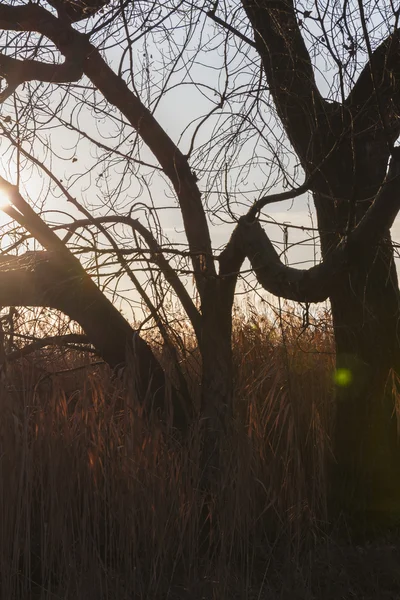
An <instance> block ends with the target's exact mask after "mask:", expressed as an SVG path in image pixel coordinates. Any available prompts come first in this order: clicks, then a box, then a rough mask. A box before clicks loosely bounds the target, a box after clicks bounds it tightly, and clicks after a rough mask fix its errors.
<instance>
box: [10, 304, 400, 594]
mask: <svg viewBox="0 0 400 600" xmlns="http://www.w3.org/2000/svg"><path fill="white" fill-rule="evenodd" d="M233 338H234V339H233V348H234V352H235V390H236V391H235V418H234V420H233V422H232V423H231V424H230V426H229V428H228V432H227V435H226V439H225V440H224V448H223V450H222V456H223V457H224V460H223V461H222V466H221V469H220V472H219V473H218V478H217V482H218V485H217V487H216V488H215V490H214V493H213V495H212V496H211V497H210V496H209V495H208V496H207V497H205V496H204V493H203V492H202V491H201V485H200V483H199V482H200V480H201V475H202V473H201V465H200V460H199V456H200V439H199V433H198V428H197V426H196V425H194V426H193V429H192V431H191V434H190V436H189V438H188V439H187V440H185V441H184V442H183V441H182V440H181V439H180V438H179V436H178V435H177V433H176V432H175V431H174V430H172V429H170V430H167V431H166V429H165V427H163V426H162V425H160V423H159V422H158V421H156V420H154V422H151V423H149V422H146V421H144V419H143V418H142V415H141V414H140V410H138V407H137V403H136V402H135V397H134V390H133V389H132V388H131V386H130V385H129V378H126V380H125V382H121V381H118V380H116V379H115V378H113V377H112V376H111V373H110V372H109V371H108V369H107V368H106V367H105V366H104V365H98V364H97V365H90V364H89V360H88V358H87V357H85V356H83V355H80V354H78V353H76V352H75V353H74V352H67V353H65V352H64V353H63V352H61V351H60V350H56V349H54V348H53V349H52V350H51V352H50V353H47V352H46V351H44V350H42V351H39V352H38V353H36V355H33V356H30V357H27V358H25V359H23V360H21V361H20V362H18V363H16V364H13V365H10V366H9V367H8V369H7V371H6V372H5V373H3V374H2V378H1V383H0V410H1V419H0V483H1V485H0V587H1V598H4V599H5V598H10V599H11V598H15V599H18V600H19V599H23V598H43V599H46V600H47V599H50V598H51V599H55V598H63V599H66V600H67V599H68V600H69V599H74V600H80V599H82V600H83V599H87V600H91V599H99V600H102V599H118V600H123V599H136V598H143V599H145V598H146V599H153V598H154V599H155V598H171V599H172V600H174V599H179V600H180V599H183V598H187V599H189V598H190V599H196V598H198V599H201V598H205V599H207V600H208V599H209V598H220V599H224V598H235V597H236V598H249V599H250V598H251V599H252V598H260V599H261V598H271V599H275V598H287V599H289V598H305V599H311V598H320V597H321V598H322V597H324V598H347V597H348V598H355V597H356V598H357V597H360V598H368V597H369V596H368V594H367V593H366V592H365V586H367V587H368V585H370V583H368V582H369V579H368V577H369V578H372V579H373V581H374V582H375V583H374V586H375V587H374V592H373V594H375V592H376V589H377V588H376V576H375V575H376V573H375V571H374V570H373V569H372V568H371V566H369V567H368V566H367V572H366V573H365V572H364V570H363V569H361V565H368V557H369V555H370V554H371V552H372V554H373V556H374V552H375V550H376V549H375V548H374V547H372V546H371V547H369V548H367V549H366V548H365V547H364V548H363V549H362V550H361V549H360V551H359V550H357V548H353V547H352V546H350V545H349V546H348V547H347V546H346V544H345V543H343V544H342V545H341V546H340V547H339V546H336V545H335V543H334V542H333V538H331V537H328V536H327V533H326V459H327V456H329V452H330V427H331V423H332V416H333V410H332V407H333V383H332V382H333V366H334V351H333V341H332V336H331V332H330V326H329V321H327V322H325V321H324V320H323V319H322V318H321V320H320V321H319V322H318V323H312V324H311V325H310V326H309V327H308V328H304V327H303V326H302V325H301V323H300V322H299V320H298V319H297V318H296V317H295V315H294V314H293V313H292V314H289V315H286V316H285V318H283V319H282V318H281V319H280V320H279V322H273V321H271V320H270V319H267V318H266V317H259V316H256V315H255V314H254V313H253V314H248V315H246V317H244V316H243V314H237V315H236V317H235V326H234V336H233ZM185 356H186V360H185V361H184V362H183V365H182V366H183V369H184V371H185V373H186V376H187V378H188V381H189V384H190V386H191V389H192V390H194V392H195V391H196V389H198V387H199V381H198V379H196V378H197V377H198V362H197V361H198V357H197V354H196V348H195V346H194V344H192V345H191V343H190V342H189V341H188V342H187V352H186V355H185ZM204 514H206V515H207V527H208V532H209V535H208V537H207V540H208V541H207V543H205V544H204V543H201V540H202V539H204V536H202V527H203V526H204ZM385 548H386V550H385ZM388 548H389V546H387V547H386V546H384V547H383V556H384V557H386V558H384V560H383V562H382V560H381V561H378V563H377V562H376V561H375V560H374V562H373V564H374V565H375V566H376V564H378V565H380V566H379V568H381V567H382V565H383V564H384V567H385V568H386V569H387V568H390V567H389V566H388V565H389V560H388V558H387V557H388V556H389V555H390V557H391V560H394V558H393V552H392V551H391V550H390V548H389V549H388ZM381 550H382V547H381ZM385 552H386V554H385ZM388 553H389V554H388ZM349 557H350V560H352V561H353V563H354V565H356V567H355V568H357V565H359V568H360V569H361V571H362V573H363V575H362V576H361V577H360V578H358V579H357V581H353V579H352V578H351V576H350V575H349V573H348V572H347V571H346V567H343V565H344V564H346V562H348V560H349ZM396 564H397V563H396ZM353 570H354V569H353ZM374 573H375V574H374ZM392 580H393V577H391V581H392ZM360 585H361V587H360ZM371 585H372V584H371ZM357 586H358V587H357ZM363 586H364V587H363ZM372 587H373V586H372ZM372 587H370V588H368V589H372ZM357 590H358V591H357ZM363 590H364V591H363ZM381 591H382V590H381ZM385 593H386V592H385ZM388 593H391V592H390V590H389V592H388ZM357 594H360V595H357ZM373 594H372V595H371V598H372V597H374V595H373ZM375 597H376V596H375ZM379 597H388V598H389V597H391V596H384V595H381V596H379Z"/></svg>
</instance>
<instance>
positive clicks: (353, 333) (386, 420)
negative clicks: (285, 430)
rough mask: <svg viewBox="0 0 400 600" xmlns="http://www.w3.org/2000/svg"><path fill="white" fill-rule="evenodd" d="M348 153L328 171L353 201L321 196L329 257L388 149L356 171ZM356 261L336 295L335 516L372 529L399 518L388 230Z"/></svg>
mask: <svg viewBox="0 0 400 600" xmlns="http://www.w3.org/2000/svg"><path fill="white" fill-rule="evenodd" d="M364 141H365V142H366V140H364ZM372 142H373V140H371V144H372ZM367 145H368V143H366V144H365V146H367ZM346 150H347V151H348V153H350V152H351V151H352V150H350V148H346ZM341 154H342V156H341V158H340V159H338V158H337V157H335V160H334V161H332V163H331V164H330V165H328V166H327V168H326V171H325V175H326V176H327V180H328V181H329V182H332V187H333V188H335V187H336V188H337V186H335V178H336V180H338V181H340V182H341V183H340V187H341V190H340V195H339V193H338V190H337V189H336V194H337V196H339V197H341V198H347V199H348V200H347V202H345V201H342V202H340V201H339V202H334V203H333V202H327V199H326V197H324V196H323V195H318V193H317V194H315V196H314V199H315V205H316V209H317V214H318V220H319V228H320V231H321V245H322V253H323V257H324V258H325V257H326V256H327V255H329V252H330V250H331V249H332V247H333V246H334V245H335V243H336V242H337V236H336V235H335V234H333V233H331V232H332V231H335V230H336V231H342V232H344V231H345V230H346V229H347V228H348V227H349V226H350V227H352V226H353V225H354V223H356V222H359V221H360V219H361V218H362V216H363V214H365V212H366V210H367V208H368V207H369V206H370V201H369V200H368V199H370V198H371V197H372V198H373V196H374V195H375V194H376V192H377V190H378V189H379V187H380V185H381V184H382V182H383V179H384V176H385V169H384V168H383V165H384V161H385V160H387V158H386V156H387V153H386V152H381V153H380V154H379V155H378V156H377V158H376V160H375V161H374V156H373V155H372V156H366V153H365V152H359V165H358V166H359V168H358V169H357V170H356V171H353V173H352V174H350V173H349V172H348V168H349V165H352V161H350V160H349V161H348V163H347V164H346V158H345V157H344V162H343V154H345V156H346V153H344V152H343V148H342V150H341ZM382 155H383V156H382ZM382 158H383V160H382ZM360 163H361V164H360ZM379 163H381V164H379ZM360 167H361V168H360ZM352 170H353V169H352ZM346 188H347V189H346ZM351 221H353V222H351ZM349 252H351V250H349ZM349 264H351V265H352V266H351V269H350V271H349V273H348V274H347V275H346V276H343V278H342V279H341V281H340V282H338V285H337V287H336V289H335V291H334V293H333V294H332V295H331V297H330V301H331V306H332V317H333V325H334V331H335V342H336V353H337V369H336V377H335V380H336V421H335V429H334V440H333V443H334V459H335V462H334V464H333V466H332V477H331V493H330V498H331V509H332V513H333V514H334V515H336V514H337V512H338V511H343V512H344V513H345V514H346V516H347V517H349V518H350V519H351V522H352V524H353V525H354V526H355V527H357V528H358V529H359V528H362V529H367V528H368V529H370V528H374V527H376V526H380V525H382V526H383V525H388V524H390V523H393V522H395V521H396V520H399V521H400V452H399V445H398V439H397V420H396V412H395V402H394V398H393V395H392V393H391V389H390V386H388V378H389V375H390V372H391V369H396V368H397V367H398V366H399V339H398V328H399V326H398V321H399V312H400V311H399V300H400V298H399V289H398V280H397V274H396V268H395V264H394V256H393V248H392V245H391V241H390V235H389V232H388V233H387V236H386V238H385V239H384V240H382V242H381V244H380V245H379V247H374V246H372V247H371V248H370V249H368V251H367V252H364V254H363V255H355V254H354V252H352V253H351V254H350V255H349Z"/></svg>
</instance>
